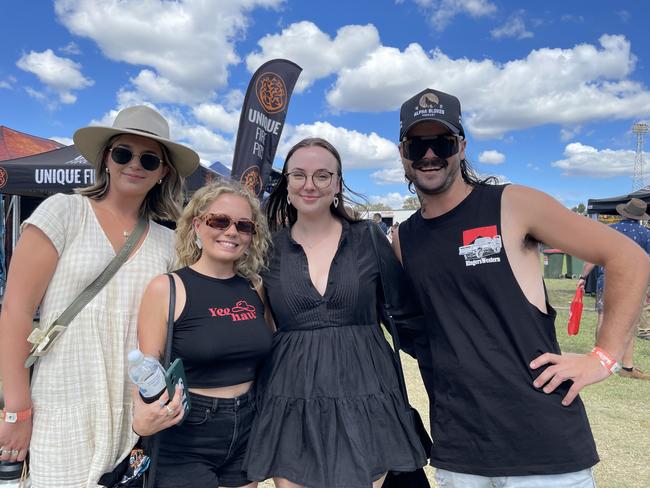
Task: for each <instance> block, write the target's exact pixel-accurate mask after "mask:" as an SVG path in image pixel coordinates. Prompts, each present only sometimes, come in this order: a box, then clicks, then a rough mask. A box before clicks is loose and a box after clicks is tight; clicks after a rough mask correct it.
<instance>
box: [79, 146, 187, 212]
mask: <svg viewBox="0 0 650 488" xmlns="http://www.w3.org/2000/svg"><path fill="white" fill-rule="evenodd" d="M121 135H123V134H118V135H116V136H113V137H111V138H110V139H109V140H108V141H107V142H106V145H105V146H104V147H103V148H102V149H101V150H100V152H99V154H98V155H97V159H96V161H98V164H95V165H94V166H95V183H94V184H92V185H91V186H88V187H86V188H76V189H75V193H78V194H79V195H83V196H85V197H88V198H90V199H92V200H97V201H99V200H103V199H104V198H106V195H108V187H109V183H110V181H109V176H108V173H107V172H106V158H107V157H108V150H109V149H110V147H111V145H112V144H113V141H115V139H117V138H118V137H120V136H121ZM158 145H159V146H160V149H161V151H162V154H163V164H166V165H167V167H168V168H169V172H168V173H167V176H165V177H164V178H163V180H162V183H161V184H156V185H154V187H153V188H152V189H151V190H149V193H147V196H146V197H145V198H144V201H143V202H142V205H141V206H140V215H141V216H142V217H144V218H146V219H153V220H172V221H173V220H176V219H177V218H178V216H179V215H180V213H181V210H180V209H181V206H182V202H183V183H184V179H183V178H182V177H181V176H180V175H179V174H178V170H177V169H176V166H174V164H173V163H172V162H171V160H170V158H169V152H168V151H167V149H166V148H165V146H164V145H162V144H160V143H158Z"/></svg>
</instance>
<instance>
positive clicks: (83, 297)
mask: <svg viewBox="0 0 650 488" xmlns="http://www.w3.org/2000/svg"><path fill="white" fill-rule="evenodd" d="M146 228H147V220H146V219H144V218H143V217H140V219H139V220H138V223H137V224H136V226H135V229H133V232H132V233H131V235H130V236H129V238H128V239H127V241H126V242H125V243H124V246H122V249H120V252H118V253H117V255H116V256H115V257H114V258H113V259H111V261H110V262H109V263H108V265H107V266H106V267H105V268H104V270H103V271H102V272H101V273H99V276H97V278H95V280H94V281H93V282H92V283H90V284H89V285H88V286H87V287H86V288H85V289H84V290H83V291H82V292H81V293H80V294H79V296H78V297H77V298H75V300H74V301H73V302H72V303H71V304H70V305H69V306H68V308H66V309H65V310H64V311H63V313H62V314H61V315H60V316H59V318H57V319H56V320H55V321H54V322H52V325H51V326H50V327H49V328H48V330H45V331H43V330H41V329H34V331H33V332H32V334H30V336H29V338H28V340H29V341H30V342H32V343H33V344H34V346H33V347H32V350H31V354H30V355H29V356H28V357H27V359H26V360H25V367H26V368H29V367H30V366H31V365H32V364H34V363H35V362H36V360H37V359H38V357H39V356H42V355H43V354H39V353H41V351H42V350H43V349H44V348H45V347H46V346H47V345H48V342H50V341H54V340H55V339H56V338H57V337H58V336H59V335H61V334H62V333H63V332H64V331H65V329H66V328H67V327H68V324H70V322H72V320H73V319H74V318H75V317H76V316H77V314H78V313H79V312H81V310H83V308H84V307H85V306H86V305H88V303H89V302H90V301H91V300H92V299H93V298H95V296H97V294H98V293H99V292H100V291H101V289H102V288H104V286H106V284H107V283H108V282H109V281H110V280H111V278H112V277H113V276H114V275H115V273H117V270H119V269H120V267H121V266H122V265H123V264H124V263H125V262H126V260H127V259H128V257H129V255H130V254H131V252H132V251H133V249H135V246H136V245H137V243H138V241H139V240H140V238H141V237H142V235H143V234H144V231H145V229H146ZM55 326H58V327H57V328H58V330H57V334H56V336H54V337H52V338H50V337H49V335H48V332H49V330H51V329H52V327H55Z"/></svg>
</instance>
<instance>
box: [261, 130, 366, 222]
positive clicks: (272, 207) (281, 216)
mask: <svg viewBox="0 0 650 488" xmlns="http://www.w3.org/2000/svg"><path fill="white" fill-rule="evenodd" d="M303 147H322V148H323V149H325V150H327V151H328V152H329V153H330V154H331V155H332V156H334V159H336V165H337V173H338V176H339V178H340V179H341V191H340V192H339V193H337V194H336V196H337V197H338V199H339V201H338V205H336V206H335V205H334V203H332V205H330V210H331V212H332V214H333V215H335V216H336V217H338V218H340V219H343V220H347V221H348V222H356V221H357V220H358V219H357V218H355V217H353V216H352V215H350V213H349V212H348V209H346V206H345V203H346V202H351V200H349V199H348V198H347V197H346V196H345V195H344V194H343V190H344V189H345V190H347V191H348V192H350V193H352V194H354V195H357V194H356V193H355V192H353V191H352V190H350V189H349V188H348V187H347V185H346V184H345V182H344V181H343V174H342V167H341V155H340V154H339V152H338V151H337V150H336V148H335V147H334V146H332V144H330V143H329V142H327V141H326V140H325V139H321V138H320V137H308V138H306V139H303V140H302V141H300V142H298V143H297V144H295V145H294V146H293V147H292V148H291V149H290V150H289V152H288V153H287V157H286V158H285V159H284V166H282V178H280V180H279V181H278V182H277V184H276V185H275V187H274V188H273V191H272V192H271V195H270V196H269V198H268V200H267V202H266V206H265V209H264V210H265V213H266V218H267V220H268V223H269V229H271V231H272V232H275V231H277V230H279V229H282V228H284V227H287V226H289V225H293V224H294V223H295V222H296V220H298V211H297V210H296V208H295V207H294V206H293V205H290V204H289V202H288V201H287V196H288V195H289V192H288V190H287V185H288V180H287V176H286V172H287V164H288V163H289V159H291V156H293V154H294V153H295V152H296V151H297V150H298V149H302V148H303Z"/></svg>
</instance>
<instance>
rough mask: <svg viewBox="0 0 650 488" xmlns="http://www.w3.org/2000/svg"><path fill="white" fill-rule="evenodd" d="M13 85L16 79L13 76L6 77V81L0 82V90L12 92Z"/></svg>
mask: <svg viewBox="0 0 650 488" xmlns="http://www.w3.org/2000/svg"><path fill="white" fill-rule="evenodd" d="M15 83H16V78H14V77H13V76H8V77H7V78H6V79H4V80H0V89H2V88H4V89H6V90H12V89H13V85H14V84H15Z"/></svg>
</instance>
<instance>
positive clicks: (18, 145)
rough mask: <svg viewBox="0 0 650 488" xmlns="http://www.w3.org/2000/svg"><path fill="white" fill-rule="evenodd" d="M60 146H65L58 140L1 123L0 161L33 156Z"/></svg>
mask: <svg viewBox="0 0 650 488" xmlns="http://www.w3.org/2000/svg"><path fill="white" fill-rule="evenodd" d="M60 147H63V144H60V143H58V142H56V141H53V140H50V139H43V138H42V137H36V136H32V135H31V134H25V133H24V132H20V131H17V130H14V129H10V128H9V127H5V126H4V125H0V161H5V160H7V159H16V158H22V157H25V156H31V155H32V154H38V153H42V152H47V151H51V150H52V149H58V148H60Z"/></svg>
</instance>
